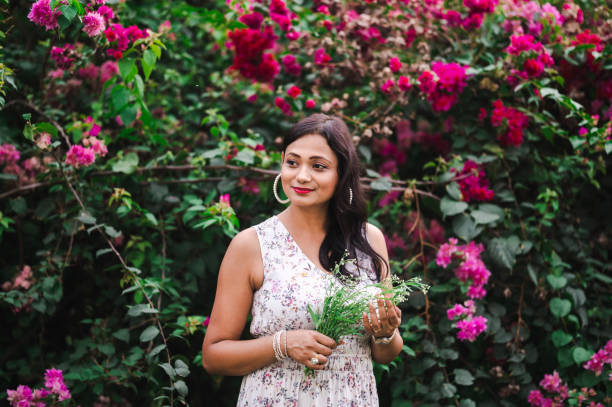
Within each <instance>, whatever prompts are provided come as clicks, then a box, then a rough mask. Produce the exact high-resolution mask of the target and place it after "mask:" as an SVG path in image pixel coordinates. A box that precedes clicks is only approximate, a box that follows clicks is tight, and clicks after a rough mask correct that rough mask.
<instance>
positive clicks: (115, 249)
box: [54, 155, 174, 406]
mask: <svg viewBox="0 0 612 407" xmlns="http://www.w3.org/2000/svg"><path fill="white" fill-rule="evenodd" d="M54 157H55V159H56V161H57V163H58V165H59V170H60V173H61V174H62V177H64V181H65V182H66V185H67V186H68V188H70V190H71V191H72V194H73V195H74V198H75V199H76V201H77V202H78V204H79V206H80V207H81V209H82V210H83V211H85V212H87V208H86V207H85V204H84V203H83V200H82V199H81V197H80V196H79V194H78V192H77V191H76V189H75V188H74V186H73V185H72V182H70V179H69V178H68V176H67V175H66V173H65V172H64V169H63V166H62V162H61V160H59V159H58V157H57V156H55V155H54ZM95 229H96V230H97V231H98V232H99V233H100V235H101V236H102V238H103V239H104V240H105V241H106V243H107V244H108V245H109V247H110V249H111V250H112V251H113V253H115V256H117V259H118V260H119V262H120V263H121V265H122V266H123V268H124V269H125V270H126V271H127V272H128V273H130V276H131V277H132V280H133V281H134V282H135V283H136V285H137V286H138V288H139V289H140V291H141V292H142V294H143V297H144V298H145V300H146V301H147V303H148V304H149V306H150V307H151V308H153V309H155V305H154V304H153V301H152V300H151V298H150V297H149V295H148V294H147V292H146V291H145V289H144V287H143V286H142V284H141V283H140V281H139V280H138V276H137V275H136V274H135V273H134V272H133V271H131V270H130V269H129V266H128V265H127V264H126V262H125V260H124V259H123V256H121V254H120V253H119V251H118V250H117V248H116V247H115V245H114V244H113V242H112V241H111V240H110V239H109V237H108V236H107V235H106V233H104V232H103V231H102V228H100V227H95ZM154 315H155V317H154V320H155V323H156V325H157V327H158V328H159V333H160V335H161V338H162V341H163V342H164V349H165V351H166V357H167V358H168V363H169V364H170V365H172V359H171V356H170V351H169V350H168V341H167V339H166V335H165V333H164V329H163V327H162V324H161V321H160V320H159V317H158V314H154ZM168 378H169V379H170V389H171V390H170V405H171V406H173V405H174V390H173V389H174V380H173V379H172V378H171V377H168Z"/></svg>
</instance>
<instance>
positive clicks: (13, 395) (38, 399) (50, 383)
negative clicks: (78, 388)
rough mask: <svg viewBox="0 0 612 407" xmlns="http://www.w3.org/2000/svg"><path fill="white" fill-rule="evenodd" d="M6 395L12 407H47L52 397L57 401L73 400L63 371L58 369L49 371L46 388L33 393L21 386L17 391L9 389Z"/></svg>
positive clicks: (46, 374)
mask: <svg viewBox="0 0 612 407" xmlns="http://www.w3.org/2000/svg"><path fill="white" fill-rule="evenodd" d="M6 394H7V400H8V402H9V403H10V404H11V407H30V406H31V407H45V403H44V402H45V401H49V400H48V399H49V398H50V397H53V399H55V398H57V401H64V400H68V399H70V398H72V396H71V395H70V391H69V390H68V388H67V387H66V384H65V383H64V376H63V374H62V371H61V370H58V369H47V371H46V372H45V386H44V387H42V388H40V389H35V390H33V391H32V389H31V388H30V387H28V386H24V385H19V386H18V387H17V389H15V390H11V389H8V390H7V391H6ZM53 405H55V404H53Z"/></svg>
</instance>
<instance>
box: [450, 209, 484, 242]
mask: <svg viewBox="0 0 612 407" xmlns="http://www.w3.org/2000/svg"><path fill="white" fill-rule="evenodd" d="M453 232H454V233H455V235H456V236H457V237H459V238H460V239H461V240H463V241H465V242H469V241H470V240H473V239H474V238H475V237H476V236H478V235H479V234H480V232H482V227H479V226H476V224H475V223H474V221H472V218H470V217H469V216H467V215H466V214H460V215H458V216H455V218H454V219H453Z"/></svg>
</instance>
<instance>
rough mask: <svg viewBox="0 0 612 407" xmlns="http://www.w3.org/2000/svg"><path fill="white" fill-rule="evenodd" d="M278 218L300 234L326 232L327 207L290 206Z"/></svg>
mask: <svg viewBox="0 0 612 407" xmlns="http://www.w3.org/2000/svg"><path fill="white" fill-rule="evenodd" d="M280 216H281V217H282V218H283V220H285V221H286V222H287V223H288V224H290V225H291V227H292V228H294V229H297V230H300V231H302V232H305V231H307V232H310V233H320V232H324V233H325V232H327V205H325V206H317V207H312V206H306V207H304V206H294V205H290V206H289V207H288V208H287V209H285V210H284V211H283V212H282V213H281V214H280Z"/></svg>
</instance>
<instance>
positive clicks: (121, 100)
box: [110, 85, 130, 124]
mask: <svg viewBox="0 0 612 407" xmlns="http://www.w3.org/2000/svg"><path fill="white" fill-rule="evenodd" d="M129 101H130V91H129V89H127V88H126V87H125V86H123V85H116V86H115V87H114V88H113V90H112V91H111V99H110V103H111V109H112V110H113V111H114V112H120V111H121V110H122V109H123V108H124V107H125V105H127V104H128V102H129ZM126 124H127V123H126Z"/></svg>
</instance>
